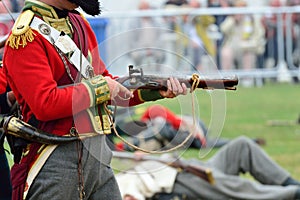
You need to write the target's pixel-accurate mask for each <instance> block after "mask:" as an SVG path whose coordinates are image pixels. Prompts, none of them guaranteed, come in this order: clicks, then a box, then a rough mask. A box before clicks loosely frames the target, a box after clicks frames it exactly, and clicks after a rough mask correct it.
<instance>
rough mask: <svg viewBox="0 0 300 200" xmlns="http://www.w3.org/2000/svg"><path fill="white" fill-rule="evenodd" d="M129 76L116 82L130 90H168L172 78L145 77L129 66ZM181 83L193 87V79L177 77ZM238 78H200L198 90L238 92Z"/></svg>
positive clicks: (141, 70)
mask: <svg viewBox="0 0 300 200" xmlns="http://www.w3.org/2000/svg"><path fill="white" fill-rule="evenodd" d="M128 68H129V75H128V76H123V77H120V78H118V79H116V81H118V82H119V83H121V84H122V85H123V86H125V87H126V88H128V89H153V90H167V80H168V79H169V78H170V76H168V77H166V76H160V75H145V74H144V72H143V69H134V67H133V65H129V66H128ZM175 77H176V78H177V79H178V81H179V82H180V83H185V84H186V86H187V87H188V88H191V87H192V85H193V82H194V80H193V78H192V77H177V76H175ZM238 82H239V80H238V78H237V76H232V77H200V78H199V83H198V84H197V88H202V89H210V90H213V89H223V90H236V86H237V85H238Z"/></svg>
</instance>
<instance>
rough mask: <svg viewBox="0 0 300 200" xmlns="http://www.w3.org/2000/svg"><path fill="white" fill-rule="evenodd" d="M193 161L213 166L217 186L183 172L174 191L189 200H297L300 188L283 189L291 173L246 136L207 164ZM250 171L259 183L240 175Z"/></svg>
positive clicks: (223, 149) (197, 161)
mask: <svg viewBox="0 0 300 200" xmlns="http://www.w3.org/2000/svg"><path fill="white" fill-rule="evenodd" d="M189 162H191V163H192V164H196V165H201V166H206V167H210V168H211V169H212V174H213V177H214V179H215V184H214V185H211V184H209V183H208V182H206V181H204V180H203V179H200V178H198V177H196V176H194V175H192V174H189V173H185V172H182V173H179V174H178V176H177V179H176V183H175V186H174V190H173V191H174V192H175V193H183V194H186V195H187V196H188V197H189V198H188V199H220V200H224V199H256V200H264V199H269V200H274V199H276V200H279V199H294V196H295V193H296V190H297V189H298V187H297V186H286V187H283V186H281V184H282V183H283V182H284V181H285V180H286V179H287V178H288V176H289V173H288V172H287V171H285V170H284V169H282V168H281V167H280V166H279V165H278V164H276V163H275V162H274V161H273V160H271V158H270V157H269V156H268V155H267V154H266V153H265V152H264V151H263V150H262V149H261V148H260V147H259V146H258V145H257V144H256V143H255V142H253V141H252V140H251V139H248V138H246V137H243V136H242V137H239V138H238V139H236V140H233V141H231V142H230V143H229V144H227V145H225V146H224V147H223V148H221V149H220V151H219V152H217V153H216V155H214V156H213V157H212V158H211V159H210V160H208V161H207V162H205V163H204V162H201V161H199V160H192V161H189ZM246 172H248V173H250V174H251V175H252V176H253V177H254V178H255V179H256V180H257V181H255V180H250V179H248V178H245V177H241V176H238V175H239V174H240V173H246Z"/></svg>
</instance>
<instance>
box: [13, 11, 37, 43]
mask: <svg viewBox="0 0 300 200" xmlns="http://www.w3.org/2000/svg"><path fill="white" fill-rule="evenodd" d="M33 17H34V13H33V12H32V11H30V10H26V11H25V12H23V13H22V14H21V15H20V16H19V17H18V19H17V21H16V22H15V24H14V26H13V28H12V33H11V35H10V36H9V38H8V42H7V44H8V45H9V46H10V47H11V48H12V49H18V48H19V46H22V47H23V48H24V47H25V46H26V45H27V43H28V42H32V41H33V40H34V36H35V35H36V34H35V33H34V32H33V30H32V29H31V28H30V23H31V21H32V19H33Z"/></svg>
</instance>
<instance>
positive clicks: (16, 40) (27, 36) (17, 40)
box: [8, 28, 36, 49]
mask: <svg viewBox="0 0 300 200" xmlns="http://www.w3.org/2000/svg"><path fill="white" fill-rule="evenodd" d="M35 35H36V34H35V33H34V32H33V30H32V29H31V28H29V29H28V30H27V31H26V32H25V33H24V34H22V35H13V34H12V35H11V36H10V37H9V38H8V44H9V46H10V47H11V48H13V49H18V48H19V46H22V47H23V48H24V47H25V46H26V45H27V42H32V41H33V40H34V36H35Z"/></svg>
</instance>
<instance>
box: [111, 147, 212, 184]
mask: <svg viewBox="0 0 300 200" xmlns="http://www.w3.org/2000/svg"><path fill="white" fill-rule="evenodd" d="M113 157H114V158H118V159H130V160H134V161H137V162H140V161H149V160H150V161H157V162H161V163H164V164H166V165H168V166H171V167H174V168H176V169H178V170H180V171H185V172H188V173H191V174H194V175H195V176H198V177H199V178H201V179H203V180H205V181H207V182H209V183H210V184H214V177H213V175H212V171H211V169H209V168H206V167H201V166H198V165H192V164H186V163H184V162H182V161H181V160H180V159H175V158H173V159H172V158H170V159H165V158H161V157H158V156H150V155H142V156H139V158H137V156H136V155H134V153H129V152H118V151H113Z"/></svg>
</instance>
